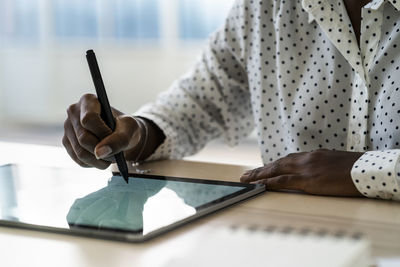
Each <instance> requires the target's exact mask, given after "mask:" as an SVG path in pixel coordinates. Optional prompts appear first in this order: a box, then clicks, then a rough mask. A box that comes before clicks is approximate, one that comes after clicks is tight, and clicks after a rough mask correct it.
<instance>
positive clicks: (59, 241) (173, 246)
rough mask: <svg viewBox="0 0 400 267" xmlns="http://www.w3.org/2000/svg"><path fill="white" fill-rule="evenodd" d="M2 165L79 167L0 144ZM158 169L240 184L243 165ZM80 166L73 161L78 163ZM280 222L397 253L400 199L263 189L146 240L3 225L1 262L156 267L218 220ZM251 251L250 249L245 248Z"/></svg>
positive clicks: (61, 155) (49, 150) (183, 164)
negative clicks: (359, 238)
mask: <svg viewBox="0 0 400 267" xmlns="http://www.w3.org/2000/svg"><path fill="white" fill-rule="evenodd" d="M0 151H1V152H0V163H5V162H26V161H30V162H31V163H37V164H42V163H43V162H44V161H46V162H47V163H48V164H53V165H56V166H75V164H74V163H73V162H72V161H71V160H70V159H69V158H68V156H67V155H66V153H65V152H64V151H63V149H61V148H55V147H43V146H31V145H19V144H9V143H1V142H0ZM149 165H150V167H151V168H152V171H153V173H154V174H163V175H173V176H182V177H199V178H212V179H222V180H227V181H237V180H238V177H239V176H240V174H241V173H242V172H243V170H244V169H247V168H248V167H247V168H246V167H243V166H232V165H221V164H209V163H200V162H188V161H163V162H158V163H149ZM75 167H76V166H75ZM232 224H239V225H248V224H252V225H253V224H254V225H260V226H269V225H280V226H282V227H284V226H290V227H293V228H295V229H297V228H310V229H316V230H319V229H326V230H328V231H332V232H335V231H338V230H342V229H346V230H347V231H348V232H362V233H364V234H365V235H366V236H367V237H368V238H369V239H370V240H371V242H372V253H373V255H374V256H397V257H399V256H400V203H398V202H390V201H382V200H370V199H363V198H334V197H318V196H309V195H303V194H288V193H272V192H269V193H266V194H265V195H263V196H259V197H257V198H254V199H252V200H249V201H246V202H243V203H241V204H239V205H236V206H234V207H231V208H228V209H226V210H224V211H221V212H218V213H216V214H213V215H211V216H207V217H205V218H203V219H200V220H198V221H196V222H195V223H192V224H189V225H186V226H183V227H180V228H179V229H176V230H174V231H172V232H170V233H168V234H165V235H162V236H160V237H158V238H155V239H153V240H150V241H149V242H146V243H143V244H125V243H120V242H114V241H103V240H95V239H89V238H82V237H71V236H65V235H59V234H50V233H42V232H34V231H26V230H18V229H12V228H4V227H2V228H0V266H13V267H14V266H53V265H54V266H57V267H58V266H60V267H62V266H74V267H79V266H96V267H97V266H152V267H153V266H158V265H160V264H162V263H164V262H166V261H168V260H169V259H170V257H171V256H172V255H184V253H185V251H186V249H187V248H189V247H190V246H192V245H194V244H195V243H196V242H197V240H198V239H199V238H200V237H201V236H202V235H206V234H207V230H208V229H210V228H211V227H215V226H217V225H232ZM244 252H245V253H249V255H251V249H249V250H248V251H244Z"/></svg>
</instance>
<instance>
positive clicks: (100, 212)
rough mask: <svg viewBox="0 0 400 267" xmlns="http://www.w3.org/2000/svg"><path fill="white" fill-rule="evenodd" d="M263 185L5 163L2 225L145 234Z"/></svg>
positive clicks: (109, 235)
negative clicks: (126, 177) (126, 178)
mask: <svg viewBox="0 0 400 267" xmlns="http://www.w3.org/2000/svg"><path fill="white" fill-rule="evenodd" d="M264 191H265V187H264V186H262V185H255V184H242V183H234V182H222V181H211V180H202V179H188V178H177V177H166V176H154V175H144V174H131V175H130V177H129V182H128V183H126V182H125V181H124V179H123V178H122V177H121V176H120V175H119V174H117V173H114V174H111V173H109V172H107V171H99V170H95V169H83V168H82V169H61V168H49V167H37V166H29V165H26V166H25V165H3V166H0V225H2V226H9V227H17V228H24V229H32V230H40V231H47V232H56V233H64V234H70V235H81V236H89V237H95V238H104V239H114V240H120V241H127V242H141V241H144V240H148V239H150V238H152V237H155V236H157V235H159V234H161V233H164V232H167V231H169V230H171V229H173V228H176V227H177V226H179V225H183V224H185V223H188V222H191V221H193V220H194V219H196V218H199V217H201V216H204V215H206V214H209V213H212V212H214V211H216V210H219V209H222V208H224V207H227V206H229V205H232V204H235V203H237V202H239V201H242V200H245V199H247V198H250V197H253V196H255V195H257V194H260V193H262V192H264Z"/></svg>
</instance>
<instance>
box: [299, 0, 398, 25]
mask: <svg viewBox="0 0 400 267" xmlns="http://www.w3.org/2000/svg"><path fill="white" fill-rule="evenodd" d="M386 1H388V2H389V3H391V4H392V5H393V6H394V8H396V10H397V11H400V0H373V1H371V2H370V3H368V4H367V5H366V6H365V8H370V9H378V8H380V6H381V5H382V4H383V3H384V2H386ZM320 2H321V1H318V0H302V1H301V5H302V6H303V9H304V10H305V11H307V13H308V23H312V22H313V21H314V20H315V18H314V16H313V15H312V14H311V12H310V11H311V10H313V9H315V8H317V7H318V6H319V3H320Z"/></svg>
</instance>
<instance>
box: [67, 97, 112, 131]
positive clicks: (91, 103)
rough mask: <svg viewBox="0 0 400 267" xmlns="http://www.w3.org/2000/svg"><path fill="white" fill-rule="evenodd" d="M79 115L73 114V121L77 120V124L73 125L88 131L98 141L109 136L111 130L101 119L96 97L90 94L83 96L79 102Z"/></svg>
mask: <svg viewBox="0 0 400 267" xmlns="http://www.w3.org/2000/svg"><path fill="white" fill-rule="evenodd" d="M78 105H79V115H78V114H75V116H73V118H75V120H76V119H77V118H79V122H76V121H75V122H74V123H73V125H81V126H82V127H83V128H84V129H86V130H88V131H90V132H91V133H92V134H94V135H95V136H96V137H98V138H99V139H103V138H104V137H106V136H107V135H109V134H111V132H112V131H111V129H110V128H109V127H108V126H107V125H106V124H105V122H104V121H103V120H102V119H101V117H100V113H101V106H100V103H99V101H98V100H97V97H96V96H95V95H92V94H85V95H83V96H82V97H81V99H80V100H79V103H78Z"/></svg>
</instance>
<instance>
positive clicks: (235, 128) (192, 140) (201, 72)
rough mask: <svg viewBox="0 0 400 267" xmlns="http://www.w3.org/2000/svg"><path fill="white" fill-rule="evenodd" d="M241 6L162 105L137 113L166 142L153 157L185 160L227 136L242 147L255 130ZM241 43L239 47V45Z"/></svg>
mask: <svg viewBox="0 0 400 267" xmlns="http://www.w3.org/2000/svg"><path fill="white" fill-rule="evenodd" d="M238 12H243V11H242V8H241V6H235V7H234V8H233V9H232V11H231V13H230V15H229V17H228V19H227V20H226V23H225V25H224V26H223V27H222V28H221V29H220V30H219V31H217V32H216V33H215V34H214V35H212V37H211V38H210V41H209V45H208V46H207V48H206V49H205V50H204V52H203V54H202V56H201V58H200V59H199V60H198V61H197V63H196V64H195V65H194V67H193V68H192V69H191V70H190V71H189V72H188V73H187V74H186V75H184V76H183V77H182V78H181V79H179V80H178V81H176V82H175V83H174V84H173V85H172V86H171V88H170V89H169V90H168V91H167V92H165V93H163V94H161V95H160V96H159V97H158V99H157V101H156V102H155V103H152V104H148V105H146V106H144V107H142V108H141V109H140V110H139V111H138V112H137V113H136V115H138V116H141V117H144V118H147V119H148V120H151V121H153V122H154V123H155V124H156V125H157V126H158V127H160V129H161V130H162V131H163V132H164V134H165V136H166V138H165V140H164V142H163V144H162V145H161V146H160V147H159V148H158V149H157V151H156V153H155V154H154V155H152V156H151V157H150V158H149V159H150V160H154V159H160V158H181V157H184V156H187V155H191V154H194V153H196V152H197V151H199V150H200V149H201V148H203V147H204V146H205V145H206V144H207V143H208V142H209V141H210V140H212V139H215V138H218V137H223V139H224V140H225V141H226V142H227V143H228V144H230V145H235V144H237V143H238V142H239V141H240V140H241V139H242V138H243V137H245V136H247V135H248V134H249V133H250V132H251V131H252V129H253V122H252V110H251V102H250V92H249V88H248V82H247V74H246V70H245V67H244V66H245V59H244V58H245V56H244V55H243V54H244V53H245V52H244V51H245V50H246V49H245V47H241V46H244V45H245V44H243V43H244V42H232V44H231V43H230V42H229V41H228V40H232V39H235V38H236V39H237V40H239V39H243V36H242V35H244V33H243V32H242V31H243V30H242V29H241V28H240V27H239V26H238V25H235V23H237V22H236V21H237V20H234V19H232V20H231V19H230V18H231V17H235V16H237V15H239V14H238ZM239 43H240V45H239Z"/></svg>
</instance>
